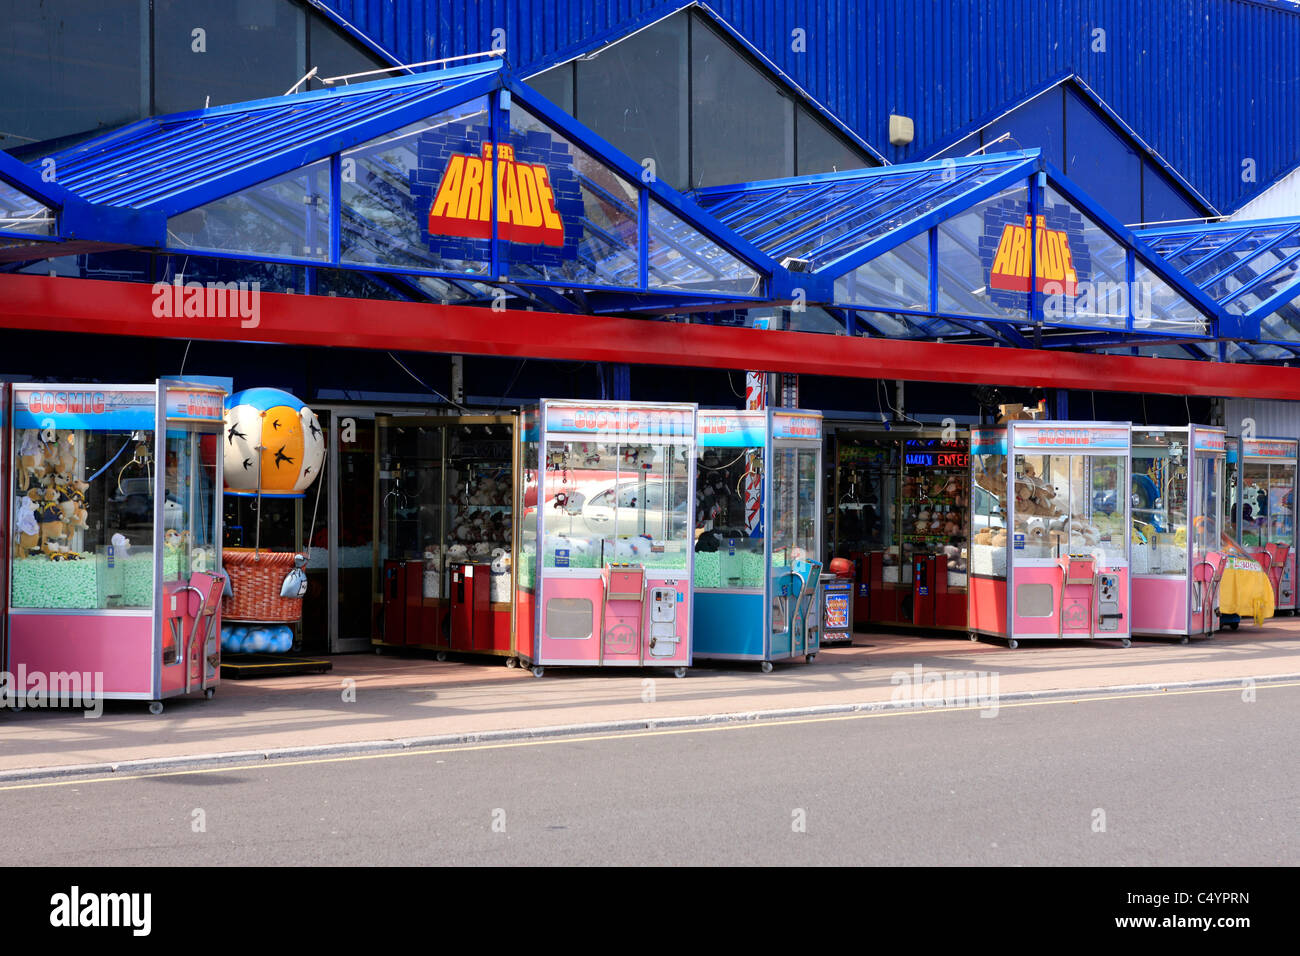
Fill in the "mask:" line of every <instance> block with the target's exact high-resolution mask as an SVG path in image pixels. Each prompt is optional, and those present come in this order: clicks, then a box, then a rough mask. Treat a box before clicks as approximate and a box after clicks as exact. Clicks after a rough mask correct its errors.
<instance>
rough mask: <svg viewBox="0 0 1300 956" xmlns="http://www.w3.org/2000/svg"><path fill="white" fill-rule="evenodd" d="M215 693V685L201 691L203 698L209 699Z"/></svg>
mask: <svg viewBox="0 0 1300 956" xmlns="http://www.w3.org/2000/svg"><path fill="white" fill-rule="evenodd" d="M216 693H217V689H216V688H215V687H209V688H207V689H206V690H204V691H203V699H204V700H211V699H212V698H213V697H215V696H216Z"/></svg>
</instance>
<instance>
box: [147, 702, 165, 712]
mask: <svg viewBox="0 0 1300 956" xmlns="http://www.w3.org/2000/svg"><path fill="white" fill-rule="evenodd" d="M162 712H163V702H162V701H160V700H151V701H149V713H151V714H153V715H154V716H157V715H158V714H161V713H162Z"/></svg>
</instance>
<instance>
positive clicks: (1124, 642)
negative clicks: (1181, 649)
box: [1119, 637, 1187, 647]
mask: <svg viewBox="0 0 1300 956" xmlns="http://www.w3.org/2000/svg"><path fill="white" fill-rule="evenodd" d="M1183 643H1184V644H1186V643H1187V640H1186V639H1184V640H1183ZM1119 646H1120V647H1132V646H1133V642H1132V641H1130V640H1129V639H1128V638H1127V637H1126V638H1124V640H1122V641H1120V642H1119Z"/></svg>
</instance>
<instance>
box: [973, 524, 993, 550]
mask: <svg viewBox="0 0 1300 956" xmlns="http://www.w3.org/2000/svg"><path fill="white" fill-rule="evenodd" d="M974 540H975V543H976V544H979V545H985V546H987V545H990V544H992V543H993V532H992V531H991V530H990V529H988V528H981V529H980V530H979V531H976V532H975V539H974Z"/></svg>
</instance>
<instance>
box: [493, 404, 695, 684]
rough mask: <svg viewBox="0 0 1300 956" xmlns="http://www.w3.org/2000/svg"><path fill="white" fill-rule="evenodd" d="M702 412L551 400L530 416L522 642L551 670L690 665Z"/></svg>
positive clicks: (537, 669)
mask: <svg viewBox="0 0 1300 956" xmlns="http://www.w3.org/2000/svg"><path fill="white" fill-rule="evenodd" d="M695 413H696V407H695V406H694V405H687V404H668V403H658V404H655V403H648V402H647V403H632V402H572V401H556V400H543V401H542V402H541V403H540V404H539V405H538V406H537V407H536V408H528V409H525V410H524V411H523V412H522V413H521V415H522V423H521V427H520V428H519V440H520V441H521V443H522V455H521V465H520V471H521V480H520V481H519V482H518V483H517V493H518V494H519V496H520V501H519V502H518V511H517V513H518V514H519V515H520V516H521V521H520V525H519V528H520V544H519V568H518V571H517V574H516V585H517V589H518V597H517V605H516V614H517V621H518V624H517V628H516V634H517V643H518V653H519V657H520V660H521V662H523V663H525V664H531V665H532V668H533V674H534V675H535V676H537V677H541V676H542V673H543V671H544V669H545V668H546V667H547V666H549V665H566V666H584V667H671V668H673V672H674V673H675V674H676V676H678V677H684V676H686V668H687V667H688V666H690V663H691V612H692V607H693V605H692V598H691V575H692V569H693V556H694V531H695Z"/></svg>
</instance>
